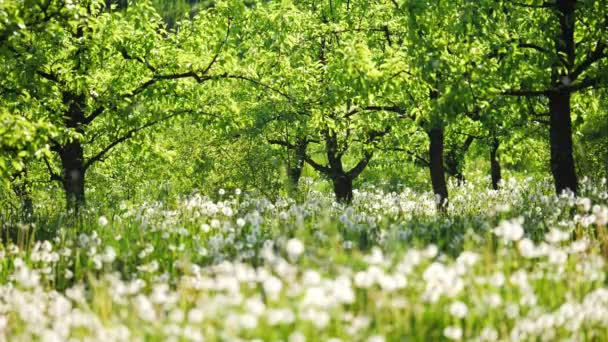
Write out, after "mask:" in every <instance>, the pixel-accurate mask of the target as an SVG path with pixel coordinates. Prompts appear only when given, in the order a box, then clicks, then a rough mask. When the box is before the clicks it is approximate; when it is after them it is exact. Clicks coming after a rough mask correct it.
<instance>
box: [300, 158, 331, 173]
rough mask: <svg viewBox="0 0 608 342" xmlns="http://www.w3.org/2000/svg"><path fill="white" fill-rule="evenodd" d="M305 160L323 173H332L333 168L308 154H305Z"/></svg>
mask: <svg viewBox="0 0 608 342" xmlns="http://www.w3.org/2000/svg"><path fill="white" fill-rule="evenodd" d="M304 161H305V162H307V163H308V165H310V166H312V167H313V169H315V170H317V171H319V172H321V173H324V174H331V169H330V168H329V167H327V166H323V165H321V164H319V163H317V162H316V161H314V160H312V158H310V157H309V156H308V155H304Z"/></svg>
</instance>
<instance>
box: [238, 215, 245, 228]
mask: <svg viewBox="0 0 608 342" xmlns="http://www.w3.org/2000/svg"><path fill="white" fill-rule="evenodd" d="M246 223H247V222H245V220H243V219H242V218H240V217H239V218H238V219H236V225H237V226H239V227H241V228H242V227H243V226H245V224H246Z"/></svg>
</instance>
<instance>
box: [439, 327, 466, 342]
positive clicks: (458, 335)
mask: <svg viewBox="0 0 608 342" xmlns="http://www.w3.org/2000/svg"><path fill="white" fill-rule="evenodd" d="M443 336H445V337H446V338H448V339H450V340H460V339H462V329H461V328H460V327H456V326H449V327H446V328H445V329H443Z"/></svg>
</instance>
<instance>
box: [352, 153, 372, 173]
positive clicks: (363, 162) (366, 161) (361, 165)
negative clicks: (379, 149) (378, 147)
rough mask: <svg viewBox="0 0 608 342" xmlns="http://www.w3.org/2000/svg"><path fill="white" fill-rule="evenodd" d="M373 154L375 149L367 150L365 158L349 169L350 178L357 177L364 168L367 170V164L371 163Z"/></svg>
mask: <svg viewBox="0 0 608 342" xmlns="http://www.w3.org/2000/svg"><path fill="white" fill-rule="evenodd" d="M373 156H374V152H373V151H366V152H365V154H364V156H363V159H361V160H360V161H359V162H358V163H357V165H355V167H353V168H352V169H351V170H350V171H348V172H347V173H346V175H347V176H348V178H350V179H355V178H357V177H358V176H359V175H360V174H361V172H363V170H365V168H366V167H367V164H369V161H370V160H371V159H372V157H373Z"/></svg>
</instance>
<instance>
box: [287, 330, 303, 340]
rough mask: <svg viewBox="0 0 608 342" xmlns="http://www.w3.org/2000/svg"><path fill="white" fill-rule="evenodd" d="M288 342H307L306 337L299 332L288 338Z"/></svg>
mask: <svg viewBox="0 0 608 342" xmlns="http://www.w3.org/2000/svg"><path fill="white" fill-rule="evenodd" d="M287 341H288V342H306V337H305V336H304V334H302V333H301V332H299V331H294V332H292V333H291V335H289V337H288V338H287Z"/></svg>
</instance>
